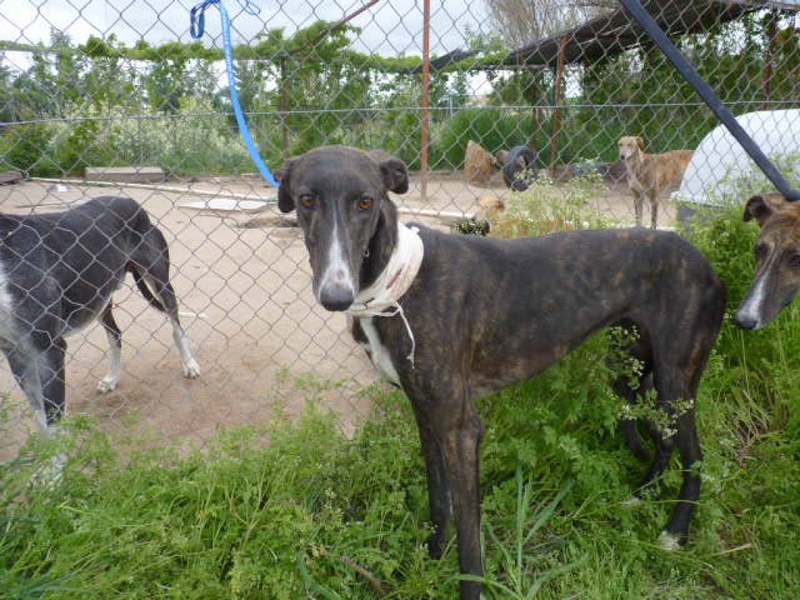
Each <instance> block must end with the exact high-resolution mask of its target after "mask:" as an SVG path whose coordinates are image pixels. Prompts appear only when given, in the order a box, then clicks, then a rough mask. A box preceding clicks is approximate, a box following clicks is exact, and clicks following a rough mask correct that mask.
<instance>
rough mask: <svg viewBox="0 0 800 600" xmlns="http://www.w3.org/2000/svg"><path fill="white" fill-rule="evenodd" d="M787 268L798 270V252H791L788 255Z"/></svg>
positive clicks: (799, 265)
mask: <svg viewBox="0 0 800 600" xmlns="http://www.w3.org/2000/svg"><path fill="white" fill-rule="evenodd" d="M789 268H790V269H792V270H793V271H800V254H792V255H791V256H790V257H789Z"/></svg>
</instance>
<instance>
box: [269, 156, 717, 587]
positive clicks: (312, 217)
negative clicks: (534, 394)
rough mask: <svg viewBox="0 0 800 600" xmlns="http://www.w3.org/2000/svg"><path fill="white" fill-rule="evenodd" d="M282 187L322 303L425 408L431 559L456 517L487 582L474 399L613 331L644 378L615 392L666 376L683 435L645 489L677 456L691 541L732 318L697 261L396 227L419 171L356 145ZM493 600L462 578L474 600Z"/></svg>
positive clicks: (574, 236) (658, 237) (681, 532)
mask: <svg viewBox="0 0 800 600" xmlns="http://www.w3.org/2000/svg"><path fill="white" fill-rule="evenodd" d="M280 181H281V186H280V188H279V191H278V204H279V207H280V209H281V210H283V211H284V212H288V211H290V210H296V211H297V217H298V221H299V223H300V226H301V227H302V229H303V232H304V235H305V243H306V246H307V248H308V252H309V255H310V260H311V268H312V271H313V290H314V294H315V295H316V298H317V300H318V301H319V303H320V304H322V306H323V307H325V308H326V309H328V310H331V311H345V312H347V313H349V314H351V315H352V316H354V317H355V318H354V320H353V321H354V326H353V333H354V335H355V337H356V339H357V340H359V341H360V342H361V343H362V344H363V345H364V346H365V347H366V348H367V351H368V353H369V355H370V357H371V359H372V361H373V362H374V363H375V365H376V366H377V367H378V369H379V370H380V371H381V372H382V373H383V374H384V375H385V376H386V377H387V378H388V379H390V380H392V381H394V382H395V383H397V384H398V385H400V386H401V387H402V389H403V390H404V391H405V393H406V394H407V395H408V397H409V399H410V400H411V404H412V406H413V408H414V413H415V415H416V421H417V425H418V427H419V433H420V439H421V441H422V450H423V454H424V456H425V464H426V467H427V475H428V490H429V492H428V493H429V501H430V511H431V520H432V521H433V526H434V532H433V535H432V536H431V538H430V540H429V550H430V553H431V555H432V556H434V557H438V556H441V554H442V552H443V550H444V547H445V543H446V541H447V525H448V523H449V521H450V517H451V513H452V512H454V513H455V515H456V527H457V538H458V548H459V562H460V568H461V572H462V573H466V574H470V575H475V576H480V575H481V573H482V572H483V566H482V553H481V535H480V485H479V447H480V442H481V438H482V437H483V432H484V428H483V424H482V423H481V419H480V417H479V416H478V413H477V411H476V409H475V400H476V398H478V397H480V396H482V395H485V394H488V393H491V392H494V391H497V390H499V389H501V388H503V387H504V386H507V385H509V384H512V383H514V382H518V381H521V380H524V379H527V378H530V377H532V376H534V375H536V374H537V373H540V372H541V371H543V370H544V369H546V368H547V367H548V366H550V365H551V364H553V363H554V362H556V361H557V360H558V359H559V358H561V357H562V356H564V355H565V354H566V353H567V352H569V351H570V350H572V349H573V348H575V347H576V346H578V345H580V344H581V343H583V342H584V341H585V340H586V339H587V338H588V337H589V336H590V335H591V334H592V333H594V332H596V331H597V330H599V329H601V328H604V327H607V326H609V325H612V324H615V323H620V324H623V325H626V326H635V327H636V328H637V330H638V332H639V334H640V335H639V339H638V341H636V342H635V343H633V344H631V345H630V347H628V348H627V349H628V350H629V351H630V352H631V353H632V354H634V355H635V356H636V357H637V358H638V359H639V360H640V361H641V363H642V365H643V369H642V372H641V373H640V374H637V375H638V381H635V382H631V381H630V378H631V375H630V374H626V375H624V376H622V377H621V378H620V380H619V381H617V382H615V389H616V390H617V391H619V392H620V393H621V394H622V395H624V396H625V397H626V398H627V399H628V400H629V401H631V402H635V401H636V400H637V394H638V393H639V391H641V390H642V389H644V388H645V387H647V386H648V385H649V382H650V381H651V379H652V381H653V383H654V386H655V389H656V392H657V400H656V402H657V406H658V407H660V408H662V409H663V410H664V411H665V413H666V414H667V415H668V416H670V417H671V419H672V421H673V423H672V426H671V427H670V428H669V430H664V429H659V428H658V427H657V426H655V425H654V424H650V425H651V427H650V430H651V433H652V434H653V435H652V437H653V441H654V443H655V448H656V456H655V460H654V462H653V464H652V467H651V468H650V471H649V473H648V474H647V476H646V477H645V484H647V483H650V482H652V481H653V480H654V479H656V478H657V477H659V476H660V475H661V474H662V473H663V472H664V470H665V469H666V468H667V466H668V465H669V462H670V456H671V455H672V452H673V448H677V449H678V451H679V453H680V458H681V463H682V465H683V486H682V487H681V491H680V496H679V499H678V501H677V502H676V503H675V506H674V510H673V513H672V517H671V519H670V521H669V523H668V524H667V527H666V531H665V535H664V537H663V543H664V544H665V545H666V546H667V547H675V546H677V544H678V543H682V542H684V541H685V540H686V538H687V536H688V532H689V525H690V522H691V519H692V515H693V513H694V510H695V508H696V506H697V502H698V499H699V497H700V473H699V472H698V470H697V468H696V467H697V466H698V465H699V462H700V461H701V460H702V453H701V449H700V442H699V440H698V436H697V431H696V427H695V409H694V400H695V398H696V394H697V387H698V385H699V382H700V377H701V375H702V373H703V370H704V368H705V365H706V362H707V360H708V356H709V354H710V352H711V350H712V347H713V346H714V342H715V340H716V337H717V334H718V332H719V328H720V324H721V322H722V316H723V312H724V307H725V298H724V296H725V295H724V289H723V285H722V283H721V282H720V280H719V278H718V277H717V276H716V274H715V273H714V271H713V270H712V268H711V266H710V265H709V264H708V262H707V261H706V259H705V258H704V257H703V255H702V254H701V253H700V252H699V251H698V250H697V249H696V248H694V247H693V246H692V245H691V244H690V243H689V242H687V241H686V240H684V239H682V238H681V237H679V236H678V235H676V234H674V233H668V232H659V231H650V230H644V229H620V230H603V231H571V232H566V233H558V234H553V235H548V236H542V237H536V238H527V239H520V240H512V241H508V240H498V239H491V238H484V237H477V236H463V235H448V234H445V233H441V232H437V231H434V230H431V229H427V228H423V227H420V228H419V230H418V231H415V230H414V229H411V228H408V227H405V226H404V225H402V224H400V223H399V222H398V219H397V209H396V207H395V205H394V204H393V203H392V201H391V200H390V199H389V195H388V192H389V191H392V192H396V193H404V192H406V191H407V190H408V185H409V184H408V174H407V171H406V166H405V164H403V162H402V161H400V160H398V159H397V158H393V157H390V156H387V155H385V154H383V153H379V154H375V153H368V152H364V151H361V150H358V149H355V148H349V147H344V146H329V147H322V148H318V149H316V150H312V151H310V152H308V153H306V154H304V155H302V156H299V157H296V158H293V159H291V160H289V161H288V162H287V164H286V165H285V166H284V169H283V171H282V173H281V174H280ZM651 376H652V377H651ZM637 388H638V389H639V391H637ZM480 592H481V585H480V584H479V583H477V582H475V581H467V580H465V581H462V583H461V597H462V598H464V599H476V598H478V597H479V596H480Z"/></svg>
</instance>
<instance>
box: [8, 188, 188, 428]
mask: <svg viewBox="0 0 800 600" xmlns="http://www.w3.org/2000/svg"><path fill="white" fill-rule="evenodd" d="M0 237H2V242H1V243H0V347H1V348H2V350H3V353H4V354H5V356H6V358H7V359H8V363H9V365H10V367H11V371H12V372H13V374H14V377H15V378H16V380H17V381H18V382H19V384H20V386H21V387H22V389H23V390H24V392H25V394H26V396H27V397H28V400H29V401H30V403H31V406H32V407H33V409H34V411H35V413H36V416H37V419H38V421H39V423H40V424H41V426H42V427H43V428H48V427H51V426H53V425H54V424H56V423H57V422H58V420H59V419H60V417H61V416H62V415H63V414H64V410H65V406H64V386H65V377H64V353H65V350H66V346H67V344H66V342H65V340H64V338H65V337H66V336H68V335H69V334H71V333H74V332H76V331H78V330H80V329H82V328H83V327H85V326H86V325H88V324H90V323H91V322H92V321H94V320H95V319H99V320H100V322H101V323H102V324H103V326H104V327H105V330H106V333H107V335H108V340H109V344H110V346H111V369H110V371H109V373H108V375H107V376H106V377H104V378H103V379H102V381H100V384H99V390H100V391H101V392H109V391H111V390H113V389H114V388H115V387H116V386H117V383H118V382H119V379H120V375H121V348H122V342H121V333H120V330H119V327H118V326H117V324H116V322H115V321H114V316H113V314H112V312H111V309H112V304H111V296H112V294H113V293H114V292H115V291H116V290H117V289H118V288H119V287H120V285H122V282H123V279H124V278H125V274H126V273H127V272H130V273H132V274H133V277H134V279H135V282H136V285H137V286H138V288H139V290H140V291H141V293H142V295H143V296H144V297H145V298H146V299H147V301H148V302H149V303H150V304H151V305H152V306H154V307H155V308H157V309H158V310H161V311H163V312H165V313H166V314H167V315H168V316H169V319H170V321H171V323H172V328H173V337H174V339H175V344H176V345H177V346H178V350H179V351H180V354H181V360H182V361H183V371H184V374H185V375H186V377H190V378H195V377H198V376H199V375H200V368H199V367H198V365H197V362H196V361H195V359H194V358H193V357H192V353H191V351H190V350H189V344H188V341H187V338H186V333H185V332H184V330H183V328H182V327H181V324H180V321H179V320H178V302H177V300H176V298H175V292H174V290H173V288H172V285H171V284H170V281H169V268H170V262H169V250H168V248H167V242H166V240H165V239H164V235H163V234H162V233H161V231H159V230H158V229H157V228H156V227H155V226H154V225H153V224H152V222H151V221H150V218H149V217H148V215H147V213H146V212H145V210H144V209H143V208H142V207H141V206H139V204H138V203H137V202H135V201H134V200H132V199H129V198H119V197H108V196H107V197H100V198H95V199H93V200H90V201H88V202H86V203H85V204H83V205H81V206H78V207H76V208H74V209H72V210H67V211H64V212H58V213H53V214H44V215H25V216H16V215H8V214H0Z"/></svg>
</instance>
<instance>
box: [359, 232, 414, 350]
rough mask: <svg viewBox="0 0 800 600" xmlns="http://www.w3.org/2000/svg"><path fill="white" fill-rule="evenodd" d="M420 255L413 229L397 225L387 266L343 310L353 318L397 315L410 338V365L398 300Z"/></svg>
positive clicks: (408, 329) (412, 333) (405, 290)
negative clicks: (408, 342)
mask: <svg viewBox="0 0 800 600" xmlns="http://www.w3.org/2000/svg"><path fill="white" fill-rule="evenodd" d="M424 255H425V247H424V246H423V244H422V239H420V237H419V233H418V230H417V228H416V227H410V228H409V227H406V226H405V225H403V224H402V223H400V222H398V223H397V244H396V245H395V247H394V250H393V251H392V255H391V256H390V257H389V262H388V264H387V265H386V267H385V268H384V269H383V271H381V274H380V275H378V278H377V279H376V280H375V282H374V283H373V284H372V285H371V286H369V287H368V288H366V289H364V290H361V291H360V292H359V293H358V296H356V298H355V300H354V301H353V304H351V305H350V308H348V309H347V310H346V311H345V312H346V313H347V314H349V315H352V316H354V317H394V316H395V315H398V314H399V315H400V318H401V319H403V323H404V324H405V326H406V331H408V335H409V337H410V338H411V352H410V353H409V355H408V360H410V361H411V363H412V365H413V363H414V349H415V347H416V344H415V341H414V332H413V331H411V326H410V325H409V324H408V319H406V316H405V314H404V313H403V307H402V306H400V302H399V300H400V298H402V297H403V294H405V293H406V292H407V291H408V288H410V287H411V284H412V283H413V282H414V278H415V277H416V276H417V273H418V272H419V267H420V265H421V264H422V258H423V256H424Z"/></svg>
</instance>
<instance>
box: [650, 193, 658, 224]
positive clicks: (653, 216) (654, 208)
mask: <svg viewBox="0 0 800 600" xmlns="http://www.w3.org/2000/svg"><path fill="white" fill-rule="evenodd" d="M648 196H649V198H650V229H657V228H658V190H651V191H650V193H649V194H648Z"/></svg>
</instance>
